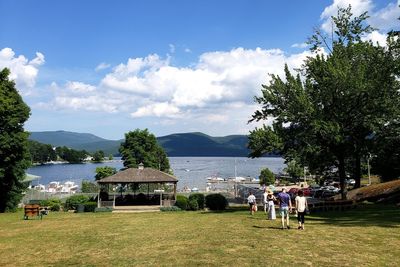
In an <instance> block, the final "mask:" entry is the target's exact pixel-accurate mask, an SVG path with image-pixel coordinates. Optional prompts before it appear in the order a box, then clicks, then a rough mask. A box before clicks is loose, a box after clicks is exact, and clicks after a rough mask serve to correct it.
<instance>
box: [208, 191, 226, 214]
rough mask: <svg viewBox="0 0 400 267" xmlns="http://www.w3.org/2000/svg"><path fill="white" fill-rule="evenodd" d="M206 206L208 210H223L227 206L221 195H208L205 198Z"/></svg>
mask: <svg viewBox="0 0 400 267" xmlns="http://www.w3.org/2000/svg"><path fill="white" fill-rule="evenodd" d="M206 206H207V207H208V208H209V209H210V210H224V209H225V208H226V207H227V206H228V201H227V200H226V198H225V197H224V196H223V195H221V194H210V195H207V196H206Z"/></svg>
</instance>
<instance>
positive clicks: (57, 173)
mask: <svg viewBox="0 0 400 267" xmlns="http://www.w3.org/2000/svg"><path fill="white" fill-rule="evenodd" d="M169 161H170V165H171V168H172V170H173V172H174V175H175V176H176V177H177V178H178V180H179V182H178V189H182V188H183V187H185V186H187V187H189V188H193V187H197V188H199V189H200V190H204V189H205V187H206V182H207V180H206V177H210V176H218V177H222V178H227V177H232V176H235V165H236V173H237V176H243V177H247V176H250V177H256V178H258V176H259V174H260V171H261V169H263V168H266V167H267V168H269V169H270V170H271V171H272V172H274V173H278V172H280V171H282V170H283V168H285V164H284V159H282V158H258V159H249V158H234V157H170V158H169ZM103 166H110V167H114V168H116V169H117V170H120V169H121V168H123V163H122V161H121V160H120V159H118V158H117V159H116V160H114V161H112V162H102V163H82V164H52V165H41V166H34V167H31V168H29V169H28V170H27V172H28V173H31V174H34V175H39V176H41V178H40V179H39V181H34V182H33V184H34V185H36V184H38V183H40V184H44V185H47V184H48V183H50V182H51V181H59V182H62V183H63V182H66V181H73V182H75V183H76V184H78V185H79V186H80V185H81V181H82V180H90V181H94V176H95V174H96V172H95V170H96V168H97V167H103Z"/></svg>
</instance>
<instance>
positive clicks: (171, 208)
mask: <svg viewBox="0 0 400 267" xmlns="http://www.w3.org/2000/svg"><path fill="white" fill-rule="evenodd" d="M160 211H181V209H180V208H179V207H177V206H171V207H161V208H160Z"/></svg>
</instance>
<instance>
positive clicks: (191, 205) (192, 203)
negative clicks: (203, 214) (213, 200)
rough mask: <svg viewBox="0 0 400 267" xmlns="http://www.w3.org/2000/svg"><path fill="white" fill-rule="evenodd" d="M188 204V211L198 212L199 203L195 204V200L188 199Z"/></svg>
mask: <svg viewBox="0 0 400 267" xmlns="http://www.w3.org/2000/svg"><path fill="white" fill-rule="evenodd" d="M188 204H189V209H190V210H199V203H197V199H195V198H192V199H189V202H188Z"/></svg>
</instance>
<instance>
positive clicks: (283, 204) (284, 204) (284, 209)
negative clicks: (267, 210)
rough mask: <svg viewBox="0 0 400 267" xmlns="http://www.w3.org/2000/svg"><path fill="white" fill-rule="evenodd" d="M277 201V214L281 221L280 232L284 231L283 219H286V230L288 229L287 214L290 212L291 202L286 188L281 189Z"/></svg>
mask: <svg viewBox="0 0 400 267" xmlns="http://www.w3.org/2000/svg"><path fill="white" fill-rule="evenodd" d="M278 200H279V212H280V214H281V217H282V218H281V220H282V230H283V229H285V219H286V228H287V229H290V225H289V213H290V212H291V211H292V201H291V199H290V195H289V194H288V193H286V187H283V188H282V192H280V193H279V194H278Z"/></svg>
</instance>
